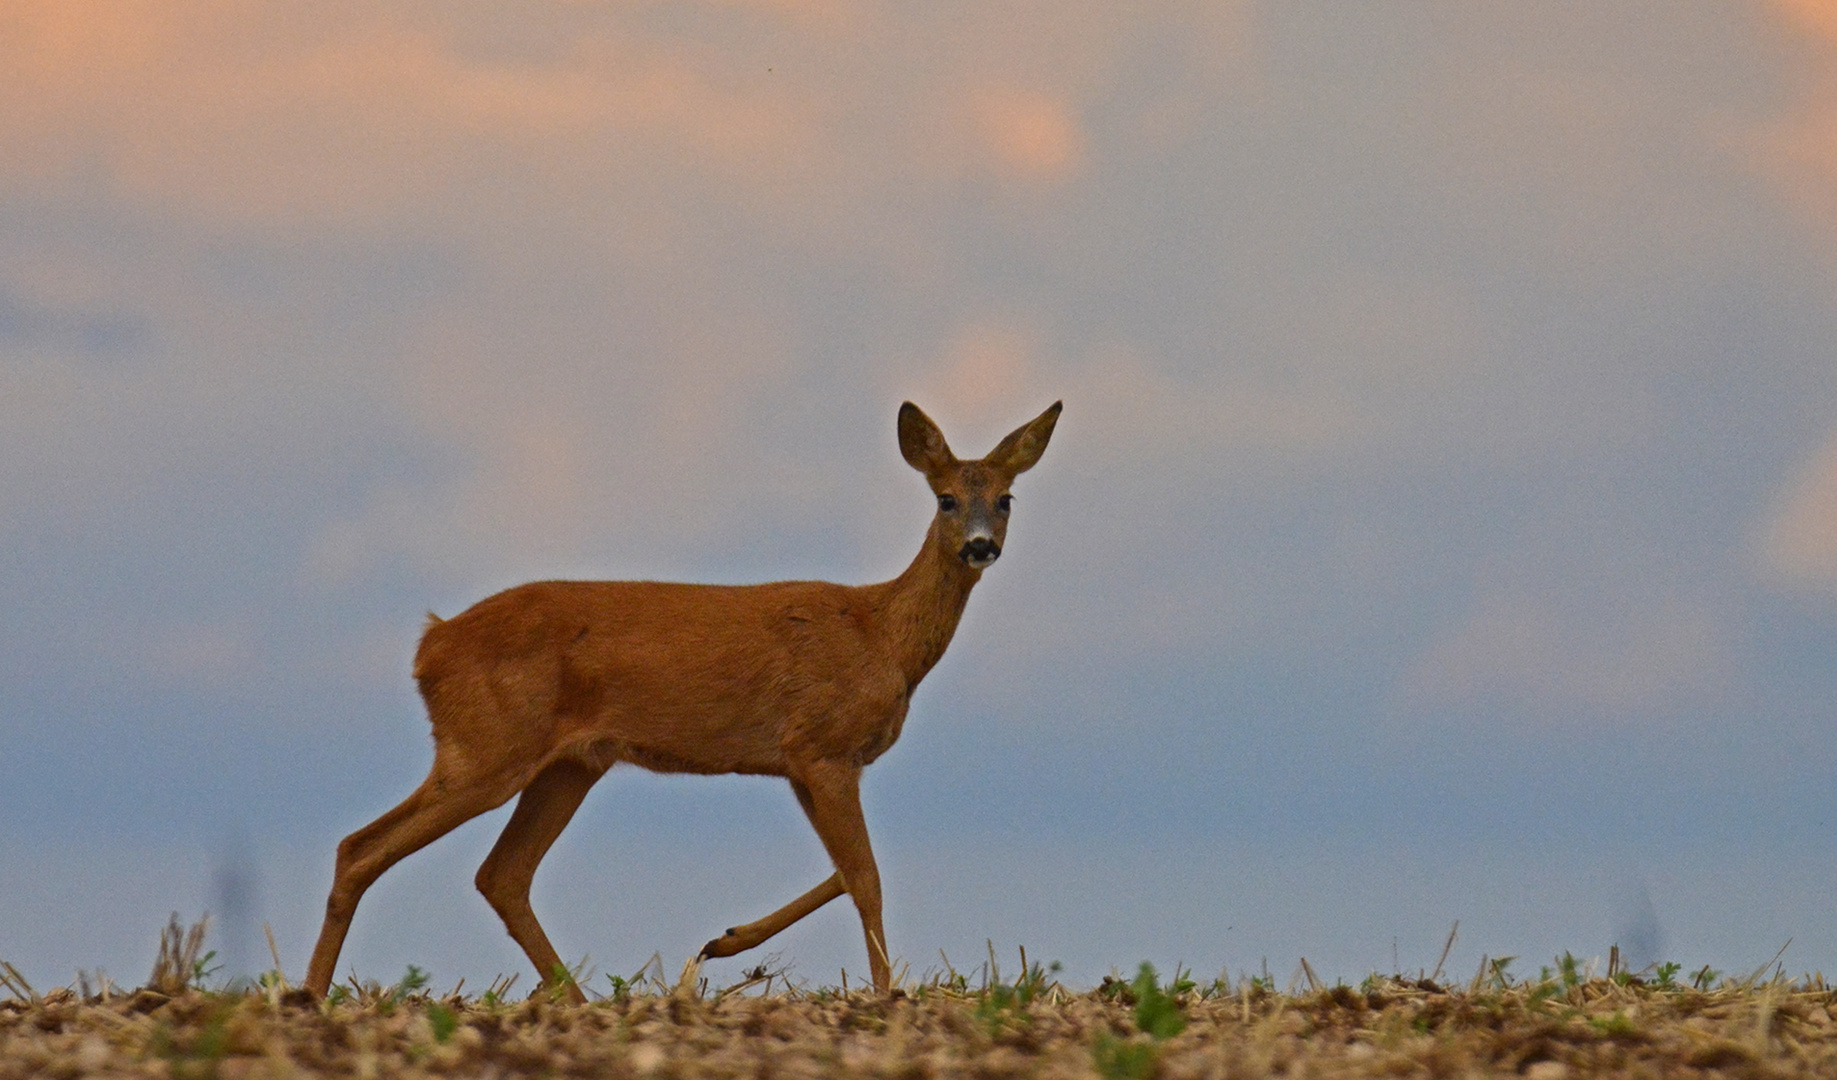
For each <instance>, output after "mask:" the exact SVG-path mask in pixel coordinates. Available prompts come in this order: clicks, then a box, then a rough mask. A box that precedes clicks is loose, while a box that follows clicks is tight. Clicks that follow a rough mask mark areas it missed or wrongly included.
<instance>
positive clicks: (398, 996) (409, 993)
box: [389, 964, 428, 1004]
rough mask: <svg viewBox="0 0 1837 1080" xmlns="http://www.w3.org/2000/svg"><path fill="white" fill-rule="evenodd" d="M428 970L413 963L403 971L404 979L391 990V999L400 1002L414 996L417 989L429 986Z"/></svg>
mask: <svg viewBox="0 0 1837 1080" xmlns="http://www.w3.org/2000/svg"><path fill="white" fill-rule="evenodd" d="M427 978H428V976H427V972H425V971H422V970H421V969H420V968H418V967H416V966H415V965H413V964H410V965H408V970H407V971H405V972H403V973H402V979H401V981H400V982H398V983H396V984H395V985H394V986H393V987H391V988H390V990H389V1000H391V1001H393V1002H395V1003H397V1004H400V1003H402V1002H404V1001H407V1000H408V999H409V998H411V997H413V996H414V995H415V993H416V992H417V991H420V990H421V989H423V988H424V987H426V986H427Z"/></svg>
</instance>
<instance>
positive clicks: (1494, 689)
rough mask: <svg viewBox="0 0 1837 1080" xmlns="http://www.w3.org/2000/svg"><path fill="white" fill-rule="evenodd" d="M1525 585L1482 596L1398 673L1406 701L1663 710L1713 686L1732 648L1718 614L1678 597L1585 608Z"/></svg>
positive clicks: (1558, 715) (1553, 712)
mask: <svg viewBox="0 0 1837 1080" xmlns="http://www.w3.org/2000/svg"><path fill="white" fill-rule="evenodd" d="M1577 608H1578V605H1577V604H1576V602H1575V601H1574V600H1573V599H1570V600H1567V602H1564V601H1561V600H1557V599H1554V598H1550V597H1542V596H1538V595H1534V594H1524V593H1516V592H1509V591H1498V592H1494V593H1491V594H1490V595H1487V596H1485V597H1484V598H1482V599H1481V600H1480V601H1479V602H1478V603H1477V604H1476V605H1475V607H1474V609H1473V610H1472V612H1471V613H1470V614H1469V615H1468V616H1467V617H1466V618H1465V619H1464V620H1463V621H1461V622H1459V623H1458V624H1457V625H1456V626H1455V627H1454V629H1453V630H1452V631H1451V632H1450V633H1447V634H1446V635H1444V636H1443V637H1441V638H1440V639H1439V640H1436V641H1435V642H1434V643H1433V644H1431V645H1430V646H1429V648H1428V649H1427V650H1425V651H1424V652H1423V653H1422V654H1421V655H1420V656H1419V657H1418V658H1417V659H1416V661H1415V662H1414V664H1413V665H1411V666H1410V667H1409V668H1408V669H1407V670H1406V671H1405V672H1404V674H1403V677H1402V680H1401V683H1400V689H1401V692H1402V698H1401V700H1402V701H1404V702H1406V703H1407V704H1408V705H1409V706H1411V707H1413V708H1421V707H1425V706H1426V707H1428V708H1431V709H1460V710H1463V711H1471V710H1476V709H1478V710H1496V709H1505V710H1508V711H1510V712H1513V713H1515V714H1520V715H1530V716H1535V717H1538V718H1539V719H1540V720H1541V721H1543V722H1551V721H1559V722H1560V721H1561V720H1562V719H1564V718H1578V717H1579V718H1587V719H1610V720H1618V719H1627V718H1636V717H1641V716H1647V717H1649V716H1655V715H1656V716H1666V715H1673V714H1675V713H1676V712H1677V711H1678V710H1679V709H1681V708H1685V707H1687V706H1690V705H1692V704H1700V703H1701V701H1702V700H1703V699H1704V698H1705V697H1706V696H1707V695H1712V694H1714V693H1716V692H1718V691H1719V690H1721V689H1722V688H1723V687H1724V686H1725V684H1726V680H1727V678H1728V677H1729V675H1730V674H1731V671H1732V661H1733V657H1732V656H1731V655H1730V652H1729V648H1728V645H1727V643H1726V641H1725V640H1724V636H1725V635H1724V630H1723V626H1722V623H1721V621H1720V620H1719V619H1718V618H1717V617H1716V616H1715V614H1714V613H1713V612H1711V611H1710V610H1709V609H1707V608H1706V607H1704V606H1703V605H1700V604H1692V603H1689V602H1685V601H1681V600H1673V601H1669V602H1661V603H1659V604H1657V605H1652V606H1643V605H1638V604H1636V603H1635V604H1629V605H1628V606H1627V607H1624V608H1616V609H1612V610H1608V611H1596V612H1587V611H1581V610H1577Z"/></svg>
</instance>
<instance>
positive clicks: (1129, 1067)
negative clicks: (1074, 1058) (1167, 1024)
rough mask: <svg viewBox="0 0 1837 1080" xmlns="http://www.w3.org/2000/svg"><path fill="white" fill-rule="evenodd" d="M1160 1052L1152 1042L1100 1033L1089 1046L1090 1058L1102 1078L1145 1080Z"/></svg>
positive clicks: (1150, 1074) (1153, 1068)
mask: <svg viewBox="0 0 1837 1080" xmlns="http://www.w3.org/2000/svg"><path fill="white" fill-rule="evenodd" d="M1159 1059H1160V1053H1159V1051H1158V1050H1157V1048H1156V1047H1155V1045H1154V1044H1153V1043H1145V1042H1135V1041H1132V1040H1129V1039H1118V1038H1116V1037H1115V1036H1113V1035H1100V1036H1098V1038H1097V1043H1096V1045H1095V1046H1093V1047H1092V1048H1091V1060H1092V1062H1093V1063H1094V1064H1096V1066H1097V1074H1098V1075H1099V1076H1102V1077H1103V1078H1104V1080H1147V1078H1148V1077H1150V1076H1153V1075H1154V1071H1155V1064H1156V1062H1157V1061H1158V1060H1159Z"/></svg>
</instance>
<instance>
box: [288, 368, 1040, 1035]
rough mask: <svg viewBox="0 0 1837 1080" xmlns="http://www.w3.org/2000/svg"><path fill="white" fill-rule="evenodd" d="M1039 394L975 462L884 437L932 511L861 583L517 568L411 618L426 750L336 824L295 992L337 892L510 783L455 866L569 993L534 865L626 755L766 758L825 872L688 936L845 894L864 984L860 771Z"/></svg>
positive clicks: (953, 625) (874, 946)
mask: <svg viewBox="0 0 1837 1080" xmlns="http://www.w3.org/2000/svg"><path fill="white" fill-rule="evenodd" d="M1059 408H1060V403H1057V402H1055V403H1054V404H1053V406H1052V407H1051V408H1049V409H1047V410H1046V411H1045V412H1043V413H1041V414H1040V415H1039V416H1038V417H1037V418H1035V419H1034V420H1033V421H1032V422H1030V423H1028V424H1025V425H1023V426H1022V427H1020V428H1018V429H1016V430H1015V431H1014V432H1013V433H1012V434H1010V435H1009V436H1008V437H1007V438H1005V439H1003V440H1002V441H1001V443H1000V444H999V445H997V446H996V447H995V449H994V450H992V451H990V452H989V455H988V456H987V457H985V458H983V459H982V460H980V461H959V460H957V458H956V456H955V455H953V454H952V453H951V452H950V447H949V446H948V445H946V444H945V442H944V436H943V434H942V433H941V432H940V431H939V430H938V427H937V425H936V424H934V423H932V421H931V418H930V417H928V416H926V415H925V414H924V413H923V412H921V411H919V409H918V407H917V406H916V405H913V404H912V403H911V402H906V403H905V404H903V405H901V406H900V407H899V450H900V454H901V455H902V456H904V457H905V459H906V461H907V462H908V463H909V464H911V466H912V467H913V468H915V469H917V470H918V471H920V472H922V473H924V474H925V479H926V481H927V482H929V483H930V485H931V490H932V492H933V493H934V494H935V495H936V496H937V513H936V515H935V516H934V517H933V518H932V519H931V527H930V529H929V531H927V533H926V534H925V543H924V546H922V547H921V548H920V549H919V553H918V557H917V558H915V559H913V560H912V564H911V565H910V566H908V567H907V568H906V570H905V572H904V573H902V574H900V575H899V576H898V577H897V578H894V579H893V580H892V581H888V582H883V583H881V584H878V585H859V586H847V585H834V584H830V583H829V582H823V581H781V582H776V583H773V584H768V585H680V584H669V583H663V582H655V581H538V582H534V583H531V584H528V585H519V586H517V587H516V588H513V589H508V590H506V591H504V592H501V593H498V594H497V595H495V596H492V597H488V598H486V599H484V600H481V601H479V602H478V603H477V604H474V605H473V606H472V607H470V608H467V609H466V610H465V611H464V612H461V613H460V614H458V615H456V616H454V617H453V618H451V619H446V620H442V619H440V618H438V617H436V616H433V615H430V616H428V626H427V631H426V633H425V634H423V636H422V638H421V645H420V648H418V649H417V650H416V651H415V667H414V675H415V680H416V682H417V683H418V684H419V685H420V688H421V697H422V699H423V700H424V701H425V702H426V703H427V712H428V717H429V719H430V720H431V721H432V724H433V729H434V766H433V769H432V771H431V772H429V774H428V777H427V779H426V780H424V781H422V783H421V786H420V787H418V788H416V789H415V790H414V792H413V793H412V794H410V795H409V796H408V798H406V799H404V800H402V802H401V804H400V805H399V806H397V807H395V808H394V809H393V810H390V811H389V812H388V813H386V814H384V815H383V816H382V817H379V818H377V819H376V820H375V821H373V822H371V823H370V824H368V825H366V826H364V827H363V828H361V829H359V830H357V831H356V832H354V833H352V834H351V835H349V836H347V837H345V838H344V840H343V842H341V843H340V844H339V845H338V864H337V869H336V871H335V873H334V876H333V879H332V891H331V896H330V897H329V898H328V899H327V900H326V904H325V925H324V927H323V928H322V929H321V930H320V932H319V942H318V944H317V945H316V946H315V947H314V948H313V956H312V963H311V965H310V966H309V967H308V969H307V973H306V986H305V988H306V990H308V991H309V992H311V993H312V994H314V995H318V996H323V995H324V994H325V992H326V991H327V990H328V989H329V988H330V987H331V983H332V970H333V967H334V966H335V965H336V964H337V962H338V952H339V950H340V949H341V948H342V947H343V945H344V938H345V933H346V931H347V930H349V929H350V926H351V916H352V914H353V913H354V912H355V911H356V909H357V902H358V900H359V899H360V898H361V897H362V896H363V894H364V891H365V890H366V889H368V888H369V887H370V885H371V883H373V882H374V881H376V879H377V878H378V877H379V876H380V875H381V874H382V873H383V871H385V870H387V869H389V868H390V867H391V866H393V865H395V863H396V862H398V861H399V860H401V859H402V858H404V857H405V856H407V855H409V854H411V853H413V852H415V851H418V850H420V849H421V848H422V847H425V846H426V845H428V844H430V843H432V842H433V841H434V840H436V839H438V838H440V837H441V836H443V835H445V834H446V833H448V832H450V831H452V830H453V829H454V828H456V827H458V826H459V825H461V824H462V823H464V822H466V821H468V820H470V819H472V818H474V817H476V816H478V815H479V814H482V813H484V812H486V811H487V810H491V809H494V808H496V807H498V806H502V805H503V804H504V803H505V802H507V801H509V799H510V797H511V796H513V795H516V794H517V793H518V792H521V793H522V797H521V798H520V799H518V800H517V808H516V810H515V812H513V813H512V814H511V817H510V823H509V824H508V825H506V826H505V827H504V833H503V835H502V836H500V837H499V838H498V841H497V844H496V845H495V846H494V847H493V848H492V849H491V854H490V855H489V856H487V857H486V859H485V862H484V865H482V866H480V867H479V869H478V876H477V878H476V882H477V885H478V889H479V891H480V892H482V893H484V894H485V899H486V900H488V901H490V903H491V906H492V907H493V908H494V909H495V910H496V911H497V913H498V914H499V915H500V916H501V917H502V918H503V920H504V925H505V927H506V928H507V929H508V930H509V931H510V936H511V937H512V938H514V939H516V942H517V944H518V945H521V946H522V947H523V951H524V952H525V953H527V954H528V955H529V959H530V962H531V963H533V964H535V965H536V971H537V973H538V974H539V975H540V976H541V978H542V980H543V985H544V986H545V987H548V988H550V989H555V988H556V984H557V982H559V984H560V987H559V988H560V989H561V990H563V991H565V992H566V993H567V995H568V996H569V997H570V998H571V999H572V1000H574V1001H575V1002H577V1003H578V1002H583V1001H585V1000H586V999H585V997H584V996H583V995H582V994H581V992H580V989H579V987H577V986H575V985H574V983H573V981H572V980H570V979H568V978H567V977H566V969H565V968H564V967H563V965H562V963H561V958H560V957H559V956H557V955H556V953H555V948H554V946H552V945H550V944H549V939H548V936H547V935H546V934H544V933H543V931H542V927H541V925H540V924H539V923H537V921H536V915H535V912H534V911H533V910H531V908H530V904H529V887H530V881H531V880H532V879H533V878H534V877H535V873H536V864H537V863H539V862H541V861H542V856H543V855H544V854H545V853H547V851H548V849H549V845H550V844H552V843H554V842H555V838H556V837H557V836H559V835H560V834H561V830H562V829H563V828H564V827H566V825H567V824H568V819H569V818H570V817H572V816H573V815H574V811H575V809H576V808H577V807H579V806H580V803H581V800H582V799H583V798H584V797H585V796H586V794H587V789H588V788H591V787H592V786H593V784H594V782H595V781H597V780H598V779H599V778H600V776H601V775H602V774H603V773H605V772H606V770H608V769H610V768H611V767H612V766H613V765H615V764H617V763H619V762H621V761H627V762H631V763H632V764H634V765H639V766H642V767H644V768H646V769H652V770H656V771H658V772H680V773H705V774H716V773H751V774H756V775H766V776H782V777H784V778H785V779H787V780H789V781H790V782H791V790H792V792H793V793H794V794H795V795H796V796H797V801H798V804H799V805H800V806H802V807H803V810H804V814H805V815H806V816H807V817H808V818H809V819H810V824H811V825H812V826H814V827H815V828H816V832H817V835H818V836H819V837H821V838H822V841H823V847H824V849H825V850H826V851H827V852H828V853H829V858H830V861H831V862H833V863H834V864H835V873H834V874H832V875H831V876H830V877H829V878H828V879H826V880H825V881H824V882H823V883H822V884H820V885H818V886H817V887H816V888H814V889H811V890H810V891H809V892H807V893H805V894H804V895H803V896H801V897H799V898H797V899H796V900H793V901H792V902H791V903H789V904H787V905H785V906H784V907H782V908H780V909H779V910H777V911H775V912H773V913H772V914H770V915H767V916H766V917H765V918H763V919H760V920H758V921H757V922H752V923H748V924H746V925H744V926H738V927H734V928H732V929H730V930H728V931H727V932H726V933H724V934H722V935H721V936H720V937H717V938H715V939H714V940H713V941H710V942H709V943H708V944H707V945H704V946H703V947H702V951H701V955H702V957H704V958H706V957H713V956H731V955H733V954H734V953H737V952H740V951H741V950H744V949H750V948H752V947H754V946H755V945H758V944H760V943H761V942H763V941H765V940H766V939H767V938H770V937H771V936H772V935H774V934H776V933H778V932H779V931H781V930H783V929H785V928H786V927H788V926H790V925H791V924H792V923H795V922H796V921H797V920H799V919H801V918H803V917H804V916H805V915H808V914H809V913H810V912H812V911H815V910H816V909H817V908H819V907H821V906H823V905H824V904H826V903H828V902H829V901H831V900H833V899H835V898H836V897H838V896H841V895H842V894H843V893H847V894H848V895H849V896H851V897H853V898H854V901H855V908H856V910H857V911H859V913H860V915H861V926H862V929H863V931H865V933H866V935H867V954H868V967H869V970H870V971H871V972H872V974H873V978H874V988H875V990H877V991H878V992H880V993H882V994H885V993H887V991H888V990H889V989H890V987H891V983H892V971H891V965H890V963H889V961H888V957H887V949H886V939H885V938H884V936H883V935H882V932H881V922H880V872H879V871H878V870H877V869H876V868H875V865H874V853H873V850H872V849H871V848H870V847H869V845H868V834H867V823H866V821H865V820H864V819H863V818H862V814H861V794H860V783H861V770H862V768H863V767H864V766H866V765H867V764H868V763H869V762H871V761H873V760H874V759H875V758H878V757H879V756H880V755H881V754H883V753H885V752H886V751H887V748H888V747H890V746H892V745H893V741H894V740H895V739H897V738H899V731H900V725H901V724H903V723H904V722H905V718H906V703H907V701H908V700H909V699H910V697H911V695H912V690H913V688H914V687H916V686H918V684H919V680H921V679H923V678H924V677H925V673H926V672H928V671H930V670H931V668H932V665H934V664H936V663H937V662H938V659H939V657H941V656H943V655H944V649H945V648H946V647H947V646H948V645H949V644H950V639H951V635H952V634H953V633H954V632H955V631H956V629H957V620H958V619H959V618H960V617H961V616H962V614H963V605H964V602H965V601H966V600H968V598H969V594H970V589H972V588H973V587H975V584H976V581H977V579H978V578H980V577H981V576H982V571H983V570H984V569H986V568H987V567H988V566H989V564H990V563H993V562H994V561H995V559H996V557H997V556H999V555H1000V554H1001V543H1002V540H1003V539H1004V537H1005V536H1006V534H1007V527H1008V511H1009V506H1010V503H1011V502H1012V498H1011V496H1010V495H1009V494H1008V486H1009V484H1011V483H1012V482H1013V480H1014V478H1015V476H1016V475H1018V474H1020V473H1022V472H1025V471H1026V470H1028V469H1030V468H1032V467H1033V465H1034V463H1035V462H1037V461H1039V460H1040V454H1041V453H1043V452H1044V451H1045V449H1046V442H1047V440H1048V439H1049V438H1051V437H1052V430H1053V425H1054V424H1055V423H1056V422H1057V421H1058V419H1059Z"/></svg>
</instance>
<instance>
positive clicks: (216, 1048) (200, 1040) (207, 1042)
mask: <svg viewBox="0 0 1837 1080" xmlns="http://www.w3.org/2000/svg"><path fill="white" fill-rule="evenodd" d="M229 1021H230V1012H229V1010H228V1009H225V1008H218V1009H216V1010H214V1011H213V1012H212V1013H211V1014H210V1018H209V1019H208V1020H206V1021H205V1023H204V1026H203V1028H202V1029H200V1030H198V1031H197V1032H196V1034H194V1035H192V1036H191V1037H190V1038H187V1039H182V1038H180V1037H178V1036H177V1035H176V1034H175V1033H174V1031H173V1028H172V1025H171V1024H170V1023H167V1022H161V1023H160V1024H159V1025H158V1026H157V1027H155V1028H154V1029H153V1041H152V1045H151V1046H150V1047H149V1049H151V1050H152V1052H153V1055H154V1056H155V1057H158V1058H161V1059H163V1060H164V1061H165V1062H166V1067H167V1068H168V1069H169V1070H170V1071H171V1075H172V1077H173V1080H194V1078H195V1080H215V1077H216V1076H217V1067H218V1065H219V1064H220V1063H221V1062H222V1061H223V1059H224V1057H225V1055H227V1054H228V1053H229V1042H230V1040H229Z"/></svg>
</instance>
